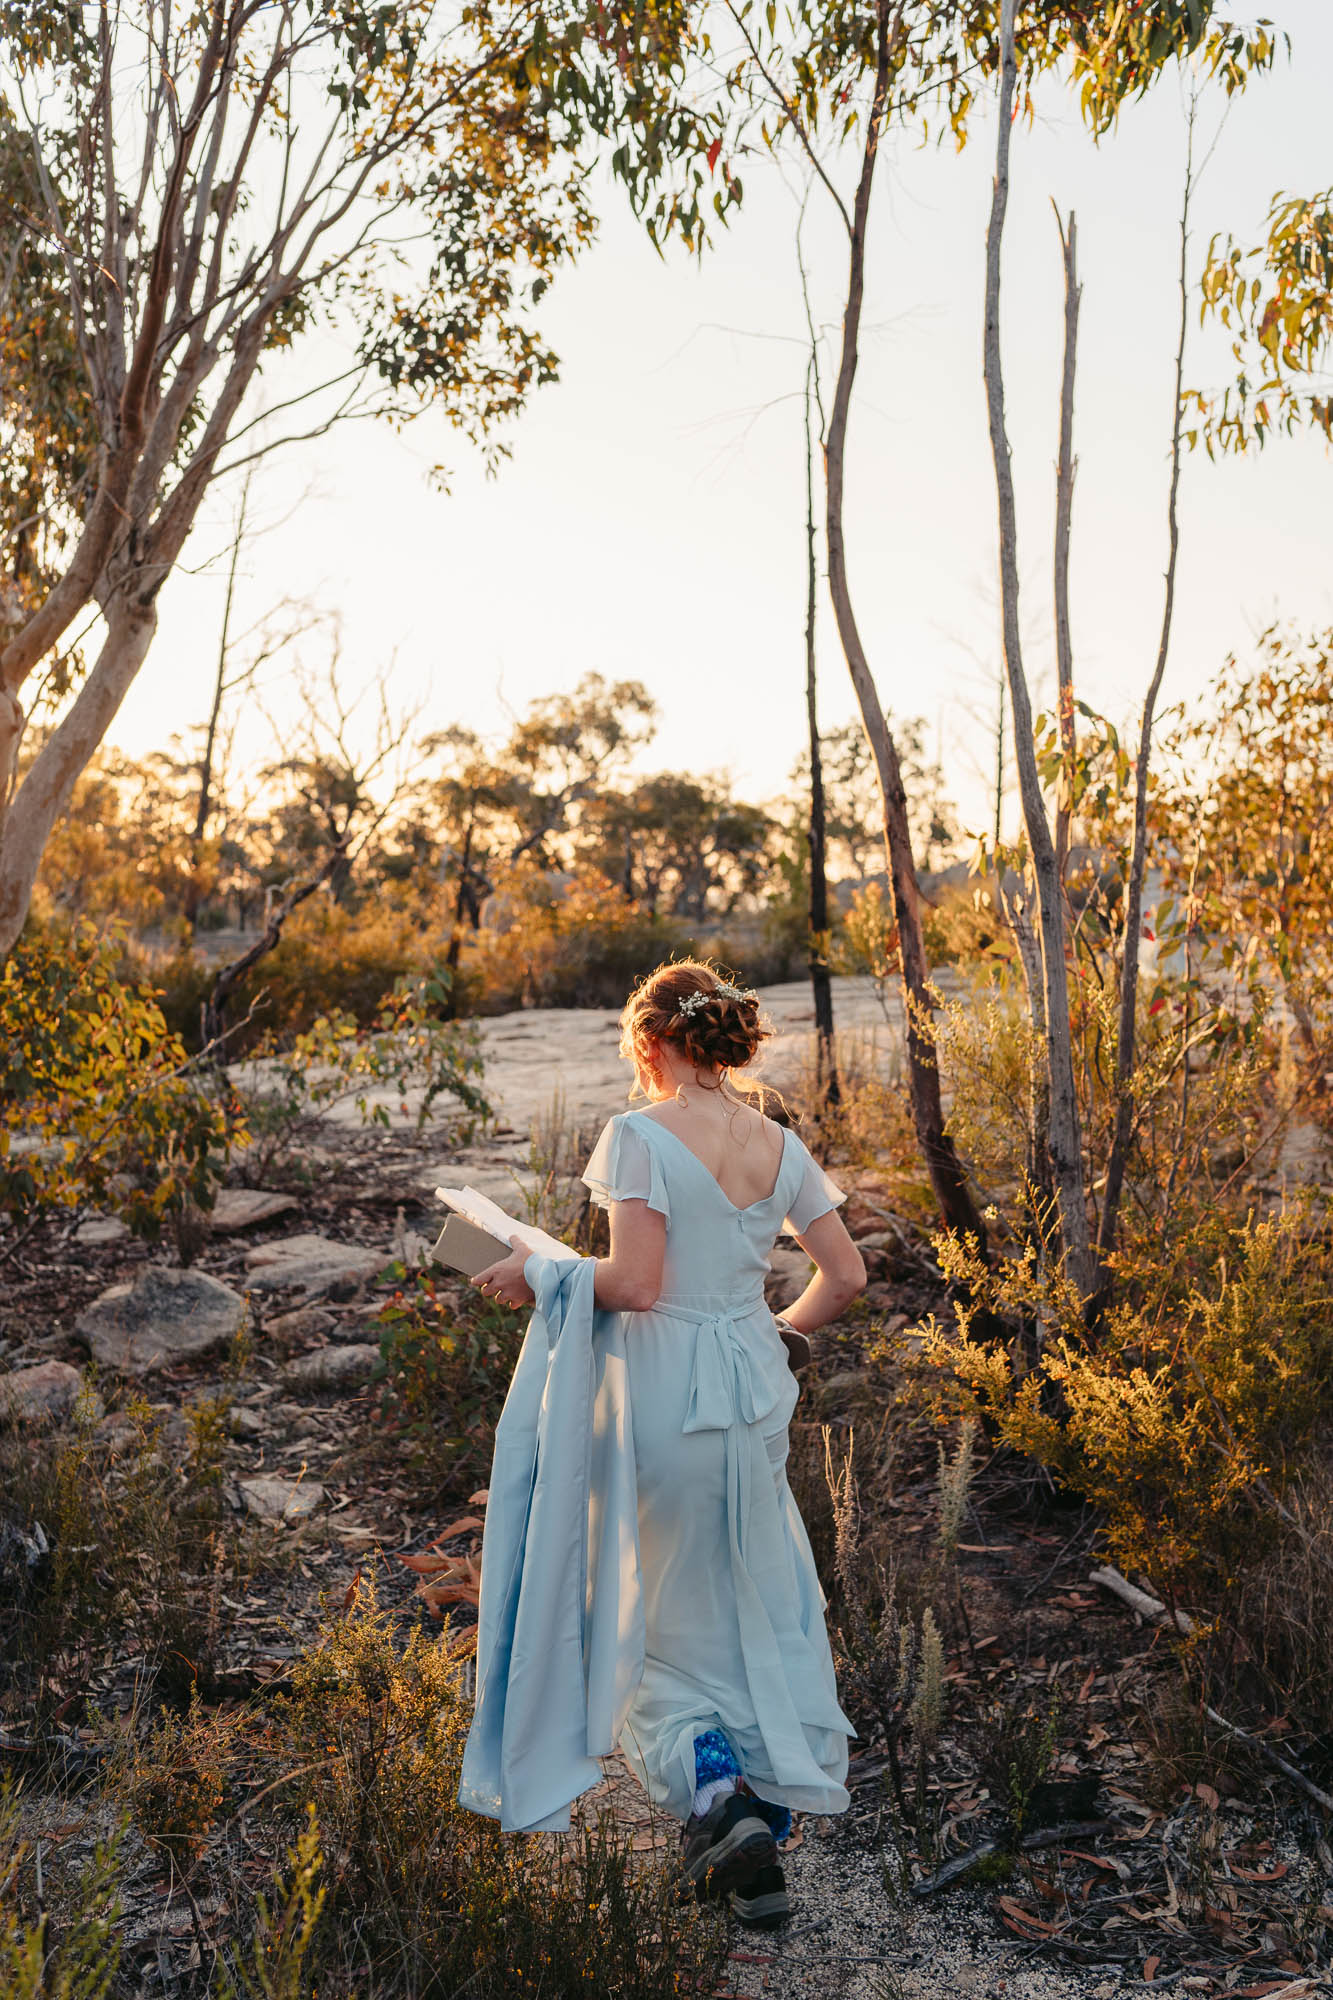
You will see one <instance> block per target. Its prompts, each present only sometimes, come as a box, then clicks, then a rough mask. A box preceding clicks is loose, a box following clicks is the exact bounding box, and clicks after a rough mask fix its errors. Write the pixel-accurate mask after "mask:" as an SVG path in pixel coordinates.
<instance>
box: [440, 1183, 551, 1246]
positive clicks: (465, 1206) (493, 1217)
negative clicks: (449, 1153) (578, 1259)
mask: <svg viewBox="0 0 1333 2000" xmlns="http://www.w3.org/2000/svg"><path fill="white" fill-rule="evenodd" d="M435 1198H436V1200H437V1201H442V1202H443V1203H444V1205H445V1207H446V1208H452V1209H454V1210H455V1211H456V1212H457V1213H458V1214H459V1215H461V1216H462V1217H463V1219H464V1221H465V1222H474V1223H475V1224H476V1226H477V1228H478V1229H485V1230H487V1231H488V1232H489V1233H490V1235H492V1236H498V1237H499V1239H500V1241H501V1242H502V1243H507V1242H508V1241H509V1239H510V1237H511V1236H517V1237H518V1238H519V1240H520V1241H521V1243H522V1244H523V1247H524V1249H525V1250H528V1251H534V1250H535V1251H536V1252H537V1254H538V1255H539V1256H541V1257H575V1256H577V1255H578V1252H577V1251H575V1250H571V1249H570V1247H569V1245H568V1244H567V1243H561V1242H560V1241H559V1239H558V1238H557V1237H554V1236H548V1235H547V1233H546V1231H545V1230H544V1229H538V1228H537V1226H536V1224H535V1223H531V1222H519V1221H517V1220H516V1219H515V1217H514V1216H512V1215H506V1214H505V1211H504V1210H503V1209H502V1208H501V1206H500V1204H499V1202H497V1201H492V1200H491V1198H490V1196H489V1195H484V1194H478V1192H477V1190H476V1188H470V1187H461V1188H446V1187H437V1188H436V1190H435Z"/></svg>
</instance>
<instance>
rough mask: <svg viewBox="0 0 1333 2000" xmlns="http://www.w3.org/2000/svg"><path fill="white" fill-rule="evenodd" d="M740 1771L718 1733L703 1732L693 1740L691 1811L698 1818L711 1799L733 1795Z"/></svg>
mask: <svg viewBox="0 0 1333 2000" xmlns="http://www.w3.org/2000/svg"><path fill="white" fill-rule="evenodd" d="M740 1777H741V1767H740V1764H739V1763H738V1762H737V1758H736V1752H735V1751H734V1750H733V1749H732V1747H731V1744H730V1743H729V1742H728V1741H727V1738H726V1737H725V1736H724V1734H723V1733H722V1731H721V1730H720V1729H705V1730H704V1732H703V1733H702V1735H700V1736H696V1737H695V1739H694V1802H693V1803H694V1811H695V1812H696V1813H697V1814H698V1815H699V1816H700V1817H701V1818H702V1816H703V1814H704V1813H706V1812H707V1811H708V1808H709V1807H710V1806H711V1805H712V1803H713V1801H714V1800H715V1799H718V1798H721V1797H722V1796H723V1794H724V1793H726V1792H734V1791H735V1789H736V1787H737V1785H738V1784H739V1783H740Z"/></svg>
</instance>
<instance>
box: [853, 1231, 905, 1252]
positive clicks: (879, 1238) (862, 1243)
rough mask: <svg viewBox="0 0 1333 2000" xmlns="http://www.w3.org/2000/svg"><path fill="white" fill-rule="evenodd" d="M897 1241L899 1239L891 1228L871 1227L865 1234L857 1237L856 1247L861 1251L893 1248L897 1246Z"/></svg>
mask: <svg viewBox="0 0 1333 2000" xmlns="http://www.w3.org/2000/svg"><path fill="white" fill-rule="evenodd" d="M897 1242H898V1239H897V1237H896V1236H895V1235H894V1233H893V1231H892V1230H891V1229H871V1230H867V1232H866V1234H865V1235H864V1236H858V1237H857V1239H856V1247H857V1249H858V1250H861V1251H866V1250H893V1249H895V1248H896V1247H897Z"/></svg>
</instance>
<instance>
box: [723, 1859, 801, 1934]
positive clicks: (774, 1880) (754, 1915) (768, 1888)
mask: <svg viewBox="0 0 1333 2000" xmlns="http://www.w3.org/2000/svg"><path fill="white" fill-rule="evenodd" d="M727 1901H728V1902H729V1903H730V1904H731V1912H732V1915H733V1916H734V1917H736V1918H737V1919H738V1920H739V1921H740V1922H741V1923H743V1924H747V1925H748V1926H749V1928H750V1929H751V1930H755V1931H775V1930H776V1929H777V1927H778V1925H779V1924H785V1923H786V1921H787V1919H788V1917H789V1916H790V1915H791V1898H790V1896H789V1895H788V1894H787V1881H786V1877H785V1876H784V1875H783V1873H782V1870H781V1869H780V1868H779V1867H778V1865H777V1863H776V1862H774V1863H773V1865H772V1866H771V1867H770V1868H761V1869H760V1870H759V1873H758V1874H757V1875H755V1876H753V1877H752V1878H751V1880H750V1881H748V1882H746V1883H743V1884H742V1885H741V1887H740V1888H737V1889H733V1890H732V1891H731V1892H730V1894H729V1895H728V1897H727Z"/></svg>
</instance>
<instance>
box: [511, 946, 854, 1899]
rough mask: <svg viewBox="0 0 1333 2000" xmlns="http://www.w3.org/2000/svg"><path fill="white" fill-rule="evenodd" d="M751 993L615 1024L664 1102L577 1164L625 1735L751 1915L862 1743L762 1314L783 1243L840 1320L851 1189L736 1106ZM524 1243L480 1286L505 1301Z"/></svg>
mask: <svg viewBox="0 0 1333 2000" xmlns="http://www.w3.org/2000/svg"><path fill="white" fill-rule="evenodd" d="M767 1036H768V1030H767V1029H765V1028H764V1027H763V1026H761V1024H760V1019H759V1006H758V1000H757V997H756V995H755V994H753V993H749V992H743V991H742V990H741V989H740V988H739V987H737V986H734V985H732V984H731V983H730V981H728V980H726V979H723V978H722V977H721V976H720V974H718V973H717V972H716V971H714V970H713V968H712V967H710V966H708V965H705V964H699V963H695V962H692V961H686V962H684V963H681V964H677V965H665V966H662V967H660V968H659V969H658V970H657V971H656V972H654V973H653V974H652V975H651V976H650V977H649V978H647V979H646V980H644V981H643V983H642V984H641V985H640V986H639V987H638V988H637V989H636V991H635V992H634V994H633V995H632V996H631V998H630V1000H629V1002H628V1003H627V1005H626V1007H625V1011H624V1013H623V1015H622V1017H621V1043H620V1047H621V1054H622V1055H623V1056H625V1057H626V1058H627V1059H628V1060H629V1061H630V1062H631V1063H632V1064H633V1066H634V1074H635V1080H636V1083H637V1085H638V1086H639V1088H640V1090H641V1091H642V1092H643V1094H644V1095H645V1096H646V1098H647V1099H648V1102H647V1104H646V1105H645V1106H644V1107H643V1108H642V1109H638V1110H632V1111H628V1112H625V1113H623V1114H622V1115H621V1116H619V1117H617V1118H613V1119H612V1120H611V1122H610V1123H609V1124H608V1125H607V1127H606V1129H605V1130H604V1132H603V1133H602V1135H601V1137H600V1139H599V1140H598V1142H597V1145H596V1147H595V1149H594V1151H593V1154H592V1158H591V1159H590V1160H589V1162H588V1166H587V1169H586V1171H585V1173H584V1176H583V1178H584V1180H585V1181H586V1183H587V1185H588V1187H589V1189H590V1190H591V1193H592V1198H593V1200H594V1201H596V1202H598V1203H599V1204H600V1205H602V1206H603V1207H605V1208H606V1209H607V1210H608V1211H609V1215H610V1230H611V1254H610V1256H609V1257H604V1258H600V1259H599V1260H598V1261H597V1265H596V1271H595V1279H594V1291H595V1297H596V1301H597V1304H598V1305H600V1306H603V1307H606V1308H609V1309H610V1310H612V1311H616V1312H620V1313H623V1314H624V1315H625V1316H626V1317H625V1321H624V1326H625V1335H626V1339H625V1348H626V1355H627V1373H628V1390H629V1406H630V1413H631V1424H632V1431H633V1456H634V1465H635V1473H636V1478H637V1487H638V1526H639V1547H640V1565H641V1587H642V1595H643V1608H644V1619H645V1633H646V1642H645V1648H644V1669H643V1674H642V1679H641V1681H640V1683H639V1686H638V1690H637V1693H636V1694H635V1696H634V1698H633V1701H632V1703H631V1705H630V1710H629V1717H628V1722H627V1724H626V1727H625V1730H624V1734H623V1737H622V1741H621V1747H622V1749H623V1750H624V1752H625V1754H626V1756H627V1758H628V1760H629V1762H630V1764H631V1766H632V1767H633V1769H634V1770H635V1772H636V1774H637V1775H638V1777H639V1779H640V1782H641V1783H642V1784H643V1786H644V1788H645V1790H646V1791H647V1793H648V1796H649V1797H650V1799H652V1800H653V1802H654V1803H655V1804H657V1805H661V1806H665V1807H666V1808H667V1809H668V1810H669V1811H670V1812H672V1813H673V1814H675V1816H676V1817H677V1818H679V1819H680V1820H681V1821H682V1822H683V1823H684V1833H683V1848H684V1862H683V1865H684V1871H685V1875H686V1877H687V1879H688V1880H689V1881H690V1882H692V1883H694V1884H695V1885H696V1886H697V1887H699V1888H700V1889H701V1890H702V1891H704V1892H705V1893H708V1894H711V1895H714V1896H719V1897H721V1896H726V1897H728V1898H729V1900H730V1902H731V1905H732V1908H733V1909H734V1910H735V1911H736V1913H737V1915H738V1916H740V1917H741V1918H742V1919H743V1920H745V1921H748V1922H752V1923H761V1924H774V1923H778V1922H781V1921H782V1919H783V1918H784V1917H785V1916H786V1915H787V1913H788V1902H787V1896H786V1890H785V1885H784V1883H783V1879H782V1872H781V1869H780V1868H779V1867H778V1865H777V1845H776V1843H777V1842H778V1841H779V1840H782V1839H785V1837H786V1835H787V1832H788V1831H789V1829H790V1824H791V1811H792V1809H793V1808H795V1809H798V1810H804V1811H809V1812H821V1813H833V1812H841V1811H843V1810H845V1808H846V1806H847V1802H848V1800H847V1792H846V1790H845V1787H844V1784H843V1780H844V1778H845V1776H846V1772H847V1739H848V1737H849V1736H850V1735H851V1734H852V1733H853V1732H852V1729H851V1725H850V1723H849V1722H848V1721H847V1718H846V1717H845V1715H844V1714H843V1712H842V1710H841V1708H840V1707H839V1706H838V1699H837V1689H836V1684H835V1680H834V1673H833V1663H832V1657H831V1655H830V1652H829V1644H828V1638H827V1634H826V1632H825V1628H824V1617H823V1599H822V1595H821V1592H820V1588H819V1582H818V1579H817V1577H816V1574H815V1568H814V1561H813V1557H812V1555H811V1551H810V1544H809V1541H808V1539H807V1537H806V1532H805V1528H804V1525H803V1523H802V1521H801V1517H800V1514H799V1512H798V1510H797V1507H796V1503H795V1501H794V1499H793V1498H792V1494H791V1490H790V1488H789V1487H788V1485H787V1479H786V1470H785V1468H786V1460H787V1425H788V1422H789V1420H790V1418H791V1414H792V1411H793V1409H794V1408H795V1405H796V1397H797V1386H796V1380H795V1377H794V1376H793V1375H792V1373H791V1369H790V1367H789V1366H788V1360H787V1350H786V1347H785V1346H784V1342H783V1338H782V1335H781V1333H780V1331H779V1326H778V1324H777V1323H776V1322H775V1320H774V1318H773V1315H772V1314H771V1313H770V1312H769V1310H768V1308H767V1306H766V1305H765V1303H764V1293H763V1286H764V1280H765V1278H766V1277H767V1275H768V1270H769V1255H770V1252H771V1251H772V1249H773V1245H774V1242H775V1241H776V1239H777V1236H778V1233H779V1231H780V1230H782V1229H784V1228H786V1229H788V1230H790V1231H791V1233H792V1234H794V1235H795V1237H796V1239H797V1241H798V1242H799V1243H800V1245H801V1247H802V1249H804V1250H805V1251H806V1253H807V1255H808V1256H809V1257H810V1259H811V1261H812V1263H813V1264H814V1266H815V1275H814V1276H813V1278H812V1279H811V1280H810V1283H809V1284H808V1285H807V1286H806V1288H805V1290H804V1291H803V1292H802V1293H801V1296H800V1297H799V1298H798V1299H797V1300H796V1302H795V1304H794V1305H792V1306H790V1307H789V1308H788V1309H787V1312H786V1314H785V1324H786V1326H787V1328H788V1329H789V1330H790V1331H792V1332H794V1333H795V1334H797V1335H801V1336H804V1335H808V1334H810V1333H813V1332H814V1330H815V1329H816V1328H817V1327H820V1326H823V1325H824V1324H825V1323H826V1322H827V1321H829V1320H831V1319H833V1318H835V1317H836V1316H837V1314H838V1313H840V1312H841V1311H842V1310H843V1308H844V1307H845V1306H846V1305H847V1304H848V1303H849V1301H850V1300H851V1299H853V1298H854V1297H855V1296H856V1294H857V1293H858V1292H859V1291H860V1290H861V1289H862V1287H863V1285H864V1284H865V1266H864V1265H863V1263H862V1261H861V1257H860V1253H859V1252H858V1251H857V1248H856V1246H855V1244H854V1243H853V1242H852V1240H851V1238H850V1236H849V1235H848V1234H847V1230H846V1228H845V1227H844V1225H843V1223H842V1220H841V1218H840V1217H839V1216H838V1214H837V1206H838V1204H839V1203H840V1202H841V1201H842V1200H843V1198H844V1197H843V1196H842V1194H841V1192H840V1191H839V1190H838V1189H837V1188H836V1187H835V1186H834V1185H833V1183H832V1181H830V1180H829V1178H828V1176H827V1175H826V1174H825V1173H824V1172H823V1170H822V1169H821V1168H820V1167H819V1166H818V1164H817V1163H816V1162H815V1160H814V1159H813V1158H812V1157H811V1155H810V1153H809V1152H808V1150H807V1149H806V1147H805V1146H804V1145H803V1144H802V1142H801V1140H800V1139H799V1138H798V1137H797V1135H796V1134H795V1132H793V1131H791V1130H789V1129H785V1128H783V1127H781V1126H779V1125H777V1124H775V1123H774V1122H773V1121H772V1120H771V1119H769V1118H767V1117H765V1116H764V1115H763V1114H762V1112H761V1111H760V1110H759V1109H757V1108H756V1107H755V1106H754V1105H752V1104H750V1103H749V1102H747V1101H746V1100H745V1098H744V1097H743V1096H741V1094H740V1093H739V1092H738V1090H737V1088H736V1086H735V1084H734V1081H733V1079H734V1077H735V1075H736V1073H737V1072H738V1071H741V1070H743V1069H744V1068H745V1067H746V1066H747V1065H748V1064H749V1063H750V1062H751V1061H752V1060H753V1058H754V1056H755V1054H756V1053H757V1051H758V1049H759V1047H760V1045H761V1044H762V1043H763V1042H764V1041H765V1040H766V1039H767ZM525 1257H526V1252H524V1251H523V1250H522V1248H521V1246H520V1247H516V1248H515V1251H514V1254H513V1255H512V1256H511V1257H509V1258H507V1259H505V1260H503V1261H502V1262H500V1263H498V1264H495V1265H492V1266H491V1268H490V1269H489V1270H487V1271H483V1272H481V1273H479V1274H478V1277H477V1279H476V1281H475V1282H476V1283H477V1285H478V1287H479V1288H480V1289H481V1290H482V1291H483V1292H485V1293H487V1294H488V1295H489V1296H490V1297H493V1298H499V1299H502V1300H504V1301H505V1302H506V1303H507V1304H509V1305H514V1306H518V1305H525V1304H527V1303H529V1302H530V1301H531V1299H532V1292H531V1289H530V1287H529V1285H528V1283H527V1280H526V1278H525V1276H524V1261H525Z"/></svg>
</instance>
